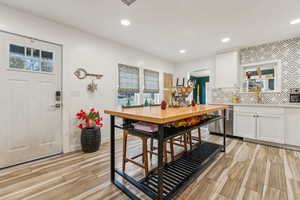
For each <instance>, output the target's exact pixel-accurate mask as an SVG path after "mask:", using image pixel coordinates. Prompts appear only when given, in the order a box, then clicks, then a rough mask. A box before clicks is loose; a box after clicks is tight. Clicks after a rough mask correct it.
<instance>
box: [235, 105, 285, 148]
mask: <svg viewBox="0 0 300 200" xmlns="http://www.w3.org/2000/svg"><path fill="white" fill-rule="evenodd" d="M234 116H235V117H234V135H236V136H239V137H243V138H249V139H256V140H261V141H266V142H274V143H280V144H283V143H284V134H285V130H284V129H285V128H284V127H285V124H284V123H285V120H284V119H285V115H284V110H283V109H272V108H254V107H238V108H235V110H234Z"/></svg>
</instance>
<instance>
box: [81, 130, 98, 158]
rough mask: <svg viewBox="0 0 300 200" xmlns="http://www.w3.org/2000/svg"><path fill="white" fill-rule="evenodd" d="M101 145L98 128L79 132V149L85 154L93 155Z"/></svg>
mask: <svg viewBox="0 0 300 200" xmlns="http://www.w3.org/2000/svg"><path fill="white" fill-rule="evenodd" d="M100 144H101V132H100V128H99V127H93V128H84V129H82V131H81V147H82V151H83V152H85V153H93V152H96V151H98V150H99V146H100Z"/></svg>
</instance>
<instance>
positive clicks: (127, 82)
mask: <svg viewBox="0 0 300 200" xmlns="http://www.w3.org/2000/svg"><path fill="white" fill-rule="evenodd" d="M118 67H119V89H118V91H119V92H126V93H139V92H140V86H139V85H140V84H139V82H140V77H139V75H140V74H139V68H137V67H132V66H128V65H123V64H119V65H118Z"/></svg>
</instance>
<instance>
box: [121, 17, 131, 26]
mask: <svg viewBox="0 0 300 200" xmlns="http://www.w3.org/2000/svg"><path fill="white" fill-rule="evenodd" d="M121 24H122V25H123V26H130V24H131V23H130V21H129V20H128V19H122V20H121Z"/></svg>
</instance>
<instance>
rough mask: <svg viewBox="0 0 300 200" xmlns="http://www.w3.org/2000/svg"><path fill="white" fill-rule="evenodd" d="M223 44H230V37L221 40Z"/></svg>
mask: <svg viewBox="0 0 300 200" xmlns="http://www.w3.org/2000/svg"><path fill="white" fill-rule="evenodd" d="M221 42H223V43H227V42H230V38H229V37H226V38H222V39H221Z"/></svg>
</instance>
